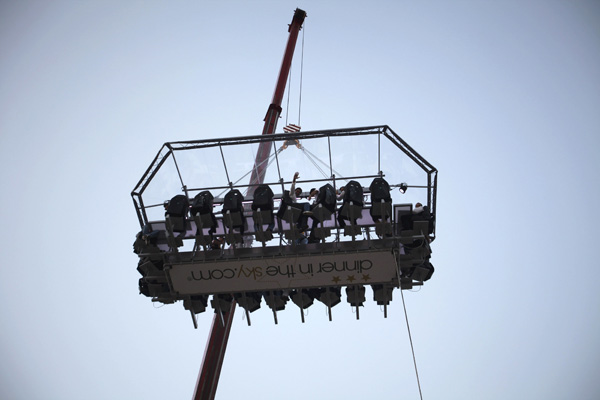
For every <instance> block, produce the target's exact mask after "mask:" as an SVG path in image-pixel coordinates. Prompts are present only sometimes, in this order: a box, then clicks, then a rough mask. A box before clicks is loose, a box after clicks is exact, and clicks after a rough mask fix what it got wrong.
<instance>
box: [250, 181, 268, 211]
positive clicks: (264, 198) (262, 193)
mask: <svg viewBox="0 0 600 400" xmlns="http://www.w3.org/2000/svg"><path fill="white" fill-rule="evenodd" d="M259 208H260V209H261V210H262V211H265V210H272V209H273V190H271V188H270V187H269V185H259V186H257V187H256V190H255V191H254V199H253V200H252V210H257V209H259Z"/></svg>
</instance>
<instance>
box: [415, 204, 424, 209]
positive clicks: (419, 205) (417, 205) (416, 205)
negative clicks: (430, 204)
mask: <svg viewBox="0 0 600 400" xmlns="http://www.w3.org/2000/svg"><path fill="white" fill-rule="evenodd" d="M419 207H423V204H421V203H417V204H415V208H419Z"/></svg>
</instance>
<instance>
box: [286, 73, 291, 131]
mask: <svg viewBox="0 0 600 400" xmlns="http://www.w3.org/2000/svg"><path fill="white" fill-rule="evenodd" d="M287 92H288V98H287V105H286V106H285V126H288V112H289V111H290V93H291V92H292V65H291V64H290V72H288V89H287Z"/></svg>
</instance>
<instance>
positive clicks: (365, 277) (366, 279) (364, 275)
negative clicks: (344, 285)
mask: <svg viewBox="0 0 600 400" xmlns="http://www.w3.org/2000/svg"><path fill="white" fill-rule="evenodd" d="M362 278H363V281H365V282H366V281H368V280H370V279H371V277H370V276H369V274H363V277H362Z"/></svg>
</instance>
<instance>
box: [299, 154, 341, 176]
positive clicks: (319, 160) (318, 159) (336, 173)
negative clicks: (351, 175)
mask: <svg viewBox="0 0 600 400" xmlns="http://www.w3.org/2000/svg"><path fill="white" fill-rule="evenodd" d="M302 148H303V149H306V148H305V147H304V146H302ZM306 152H307V153H308V154H310V155H311V156H312V157H314V158H315V159H316V160H317V161H318V162H320V163H321V164H323V165H324V166H325V167H327V166H328V165H327V164H326V163H325V162H324V161H323V160H321V159H320V158H319V157H317V156H316V155H314V154H313V153H312V152H311V151H310V150H308V149H306ZM329 159H330V160H331V155H330V156H329ZM329 166H330V168H331V169H332V170H333V172H334V173H335V176H336V177H338V179H342V180H345V181H348V179H345V178H344V176H343V175H342V174H340V173H339V172H338V171H336V170H335V169H333V167H331V164H330V165H329Z"/></svg>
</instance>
